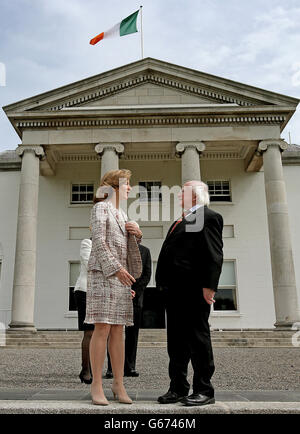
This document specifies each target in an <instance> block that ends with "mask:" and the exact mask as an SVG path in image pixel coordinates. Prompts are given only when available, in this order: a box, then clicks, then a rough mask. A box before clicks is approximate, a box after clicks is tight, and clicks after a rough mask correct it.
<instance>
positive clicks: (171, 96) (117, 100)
mask: <svg viewBox="0 0 300 434" xmlns="http://www.w3.org/2000/svg"><path fill="white" fill-rule="evenodd" d="M213 103H214V100H212V99H210V98H204V97H201V96H199V95H193V94H192V93H186V92H184V91H180V90H178V89H176V88H172V87H169V86H164V85H158V84H154V83H151V82H146V83H144V84H140V85H138V86H134V87H132V88H131V89H128V90H126V89H124V90H123V91H122V90H120V91H119V92H117V93H115V94H114V95H111V96H107V97H101V96H100V97H99V98H95V99H94V100H93V101H87V102H83V103H82V104H80V105H79V107H91V108H97V107H105V106H110V107H113V106H116V107H118V106H123V107H124V106H130V105H131V106H145V105H167V104H176V105H180V104H197V105H198V104H200V105H209V104H213Z"/></svg>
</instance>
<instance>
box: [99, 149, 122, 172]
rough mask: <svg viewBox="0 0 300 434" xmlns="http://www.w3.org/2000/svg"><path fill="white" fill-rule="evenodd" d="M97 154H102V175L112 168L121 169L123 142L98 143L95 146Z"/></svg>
mask: <svg viewBox="0 0 300 434" xmlns="http://www.w3.org/2000/svg"><path fill="white" fill-rule="evenodd" d="M95 151H96V152H97V154H99V155H101V157H102V158H101V177H102V176H103V175H104V174H105V173H106V172H109V171H110V170H117V169H119V155H120V154H122V153H123V152H124V145H122V144H121V143H98V145H96V146H95Z"/></svg>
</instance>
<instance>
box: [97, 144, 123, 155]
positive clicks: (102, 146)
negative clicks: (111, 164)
mask: <svg viewBox="0 0 300 434" xmlns="http://www.w3.org/2000/svg"><path fill="white" fill-rule="evenodd" d="M107 149H109V150H112V151H115V153H116V154H122V153H123V152H124V145H122V143H98V144H97V145H96V146H95V151H96V152H97V154H99V155H102V154H103V153H104V151H106V150H107Z"/></svg>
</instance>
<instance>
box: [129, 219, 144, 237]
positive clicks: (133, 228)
mask: <svg viewBox="0 0 300 434" xmlns="http://www.w3.org/2000/svg"><path fill="white" fill-rule="evenodd" d="M125 229H126V231H127V232H129V233H130V234H132V235H135V236H136V237H137V238H142V236H143V233H142V231H141V230H140V228H139V226H138V224H137V223H135V222H127V223H125Z"/></svg>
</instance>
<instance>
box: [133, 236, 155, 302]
mask: <svg viewBox="0 0 300 434" xmlns="http://www.w3.org/2000/svg"><path fill="white" fill-rule="evenodd" d="M139 249H140V254H141V258H142V264H143V271H142V274H141V277H139V278H138V279H136V281H135V283H134V284H133V285H132V289H133V290H134V291H135V297H134V299H133V305H134V306H137V307H141V308H142V307H143V298H144V290H145V288H146V286H147V285H148V283H149V281H150V279H151V254H150V250H149V249H148V247H145V246H143V245H141V244H139Z"/></svg>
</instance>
